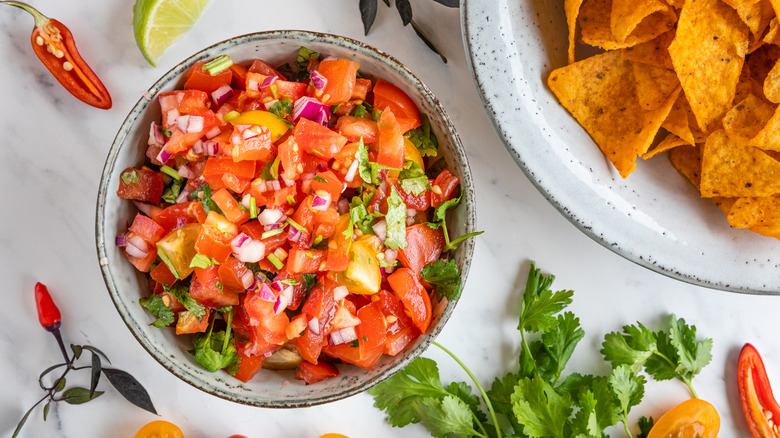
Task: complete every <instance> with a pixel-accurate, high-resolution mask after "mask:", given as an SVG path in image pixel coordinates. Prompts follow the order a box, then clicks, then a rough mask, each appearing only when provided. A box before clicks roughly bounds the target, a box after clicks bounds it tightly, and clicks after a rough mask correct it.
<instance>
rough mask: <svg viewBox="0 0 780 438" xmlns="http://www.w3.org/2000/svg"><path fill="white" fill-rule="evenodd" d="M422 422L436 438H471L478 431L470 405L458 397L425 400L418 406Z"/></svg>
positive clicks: (449, 396) (448, 396)
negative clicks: (422, 413) (475, 427)
mask: <svg viewBox="0 0 780 438" xmlns="http://www.w3.org/2000/svg"><path fill="white" fill-rule="evenodd" d="M418 410H419V411H420V412H425V414H424V415H421V417H422V418H421V422H422V424H423V425H424V426H425V428H426V429H428V431H429V432H431V435H433V436H436V437H451V438H471V437H473V436H474V434H475V433H476V431H475V430H474V428H473V427H472V425H473V417H472V415H471V410H470V409H469V407H468V405H467V404H466V403H465V402H464V401H463V400H461V399H460V398H458V397H454V396H452V395H447V396H445V397H444V398H442V399H436V398H430V397H429V398H424V399H422V400H421V402H420V404H419V405H418Z"/></svg>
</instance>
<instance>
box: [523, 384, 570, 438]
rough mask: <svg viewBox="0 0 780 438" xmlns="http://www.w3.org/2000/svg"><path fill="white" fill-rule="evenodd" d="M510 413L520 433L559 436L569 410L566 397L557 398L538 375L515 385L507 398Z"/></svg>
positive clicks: (568, 400) (568, 402) (533, 435)
mask: <svg viewBox="0 0 780 438" xmlns="http://www.w3.org/2000/svg"><path fill="white" fill-rule="evenodd" d="M511 401H512V411H513V412H514V414H515V416H516V417H517V421H518V423H520V424H521V425H523V433H525V434H526V435H529V436H531V437H563V436H564V434H563V430H564V425H565V424H566V423H567V420H568V418H569V416H570V415H571V413H572V410H573V403H572V400H571V398H570V397H569V396H568V394H564V395H560V394H558V393H557V392H555V389H553V387H552V386H551V385H550V383H549V382H547V381H545V380H544V379H542V378H541V377H539V376H536V377H534V378H532V379H529V378H527V377H526V378H524V379H522V380H520V381H519V382H518V383H517V386H515V391H514V393H513V394H512V397H511Z"/></svg>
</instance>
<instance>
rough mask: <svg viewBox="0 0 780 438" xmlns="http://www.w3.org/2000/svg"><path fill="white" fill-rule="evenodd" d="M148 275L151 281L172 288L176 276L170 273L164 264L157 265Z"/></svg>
mask: <svg viewBox="0 0 780 438" xmlns="http://www.w3.org/2000/svg"><path fill="white" fill-rule="evenodd" d="M149 275H150V276H151V277H152V280H154V281H156V282H158V283H160V284H164V285H166V286H173V284H174V283H176V276H175V275H173V274H172V273H171V270H170V269H168V265H166V264H165V263H158V264H157V266H155V267H154V269H152V270H151V272H149Z"/></svg>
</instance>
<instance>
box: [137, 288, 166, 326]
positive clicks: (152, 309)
mask: <svg viewBox="0 0 780 438" xmlns="http://www.w3.org/2000/svg"><path fill="white" fill-rule="evenodd" d="M138 302H139V303H140V304H141V306H143V307H144V308H146V310H148V311H149V313H151V314H152V315H154V316H156V317H157V319H156V320H155V321H154V322H153V323H152V325H153V326H155V327H157V328H163V327H168V326H169V325H171V324H173V320H174V315H173V311H172V310H171V308H170V307H168V306H166V305H165V303H163V300H162V297H160V296H159V295H151V296H148V297H144V298H141V299H140V300H138Z"/></svg>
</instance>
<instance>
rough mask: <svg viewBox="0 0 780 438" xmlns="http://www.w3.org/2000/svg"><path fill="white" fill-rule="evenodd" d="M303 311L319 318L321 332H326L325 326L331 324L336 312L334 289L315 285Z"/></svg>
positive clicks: (311, 316)
mask: <svg viewBox="0 0 780 438" xmlns="http://www.w3.org/2000/svg"><path fill="white" fill-rule="evenodd" d="M301 311H302V312H303V313H305V314H307V315H309V317H310V318H317V319H318V321H319V326H320V332H324V331H325V330H324V329H325V327H327V326H328V324H330V320H331V319H333V315H334V314H335V312H336V303H335V302H334V301H333V291H332V290H331V289H327V290H326V289H324V288H323V287H322V286H321V285H317V286H314V289H312V291H311V293H310V294H309V298H308V299H306V302H305V303H304V304H303V308H302V309H301Z"/></svg>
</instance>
